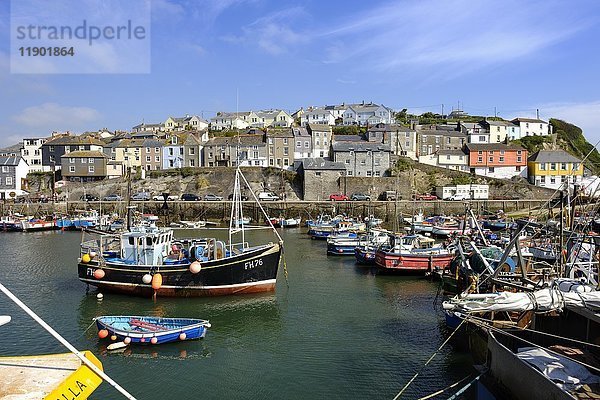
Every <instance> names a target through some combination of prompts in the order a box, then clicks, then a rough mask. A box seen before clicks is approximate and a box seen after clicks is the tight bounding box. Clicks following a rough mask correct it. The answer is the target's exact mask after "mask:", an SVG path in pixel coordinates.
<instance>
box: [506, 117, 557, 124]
mask: <svg viewBox="0 0 600 400" xmlns="http://www.w3.org/2000/svg"><path fill="white" fill-rule="evenodd" d="M515 121H517V122H533V123H535V124H547V123H548V122H546V121H543V120H541V119H537V118H515V119H513V120H512V121H511V122H515Z"/></svg>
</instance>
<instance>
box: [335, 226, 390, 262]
mask: <svg viewBox="0 0 600 400" xmlns="http://www.w3.org/2000/svg"><path fill="white" fill-rule="evenodd" d="M388 233H389V232H388V231H385V230H382V229H372V230H371V231H369V232H368V233H367V234H364V235H356V234H353V235H351V236H350V235H344V236H342V237H339V236H330V237H329V238H327V254H329V255H337V256H342V255H349V256H352V255H354V250H355V249H356V248H357V247H359V246H366V245H373V246H379V245H380V244H383V243H385V242H387V241H388Z"/></svg>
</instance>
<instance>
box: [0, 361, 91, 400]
mask: <svg viewBox="0 0 600 400" xmlns="http://www.w3.org/2000/svg"><path fill="white" fill-rule="evenodd" d="M81 364H82V362H81V360H79V358H77V356H75V355H74V354H71V353H66V354H50V355H38V356H20V357H0V399H1V400H16V399H19V400H28V399H32V400H33V399H36V400H37V399H43V398H46V396H48V395H49V394H51V393H52V392H53V391H55V390H56V389H58V388H59V387H62V386H63V383H64V382H65V381H67V378H69V377H70V376H71V375H73V374H74V373H75V371H77V370H78V369H79V367H81ZM79 379H81V378H79ZM97 379H98V378H97ZM67 382H68V381H67ZM81 382H85V386H86V387H85V388H84V387H78V386H77V384H75V385H74V386H72V387H71V390H72V392H74V393H78V394H80V395H83V394H84V392H86V391H89V393H91V392H92V391H93V390H94V389H95V387H92V385H90V382H89V381H87V380H84V379H81ZM81 382H80V383H81ZM96 386H97V385H96ZM68 389H69V387H66V388H64V390H67V392H65V393H66V394H69V392H68ZM60 393H62V392H59V394H60ZM89 393H85V394H88V395H89ZM72 397H73V393H71V397H68V398H72ZM61 398H62V397H61ZM80 398H87V396H81V397H80Z"/></svg>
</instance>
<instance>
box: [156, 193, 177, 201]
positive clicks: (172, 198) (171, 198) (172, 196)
mask: <svg viewBox="0 0 600 400" xmlns="http://www.w3.org/2000/svg"><path fill="white" fill-rule="evenodd" d="M152 200H154V201H164V200H165V197H164V196H163V195H162V194H157V195H156V196H152ZM177 200H179V196H177V195H176V194H170V195H169V196H168V197H167V201H177Z"/></svg>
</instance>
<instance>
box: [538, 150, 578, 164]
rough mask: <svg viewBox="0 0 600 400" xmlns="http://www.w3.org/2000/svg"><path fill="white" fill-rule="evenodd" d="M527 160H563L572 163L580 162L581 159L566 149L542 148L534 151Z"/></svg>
mask: <svg viewBox="0 0 600 400" xmlns="http://www.w3.org/2000/svg"><path fill="white" fill-rule="evenodd" d="M527 161H532V162H538V163H548V162H550V163H553V162H556V163H561V162H571V163H580V162H581V160H580V159H579V158H577V157H575V156H572V155H571V154H569V153H567V152H566V151H564V150H540V151H537V152H535V153H533V154H532V155H531V156H530V157H529V158H528V159H527Z"/></svg>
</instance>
